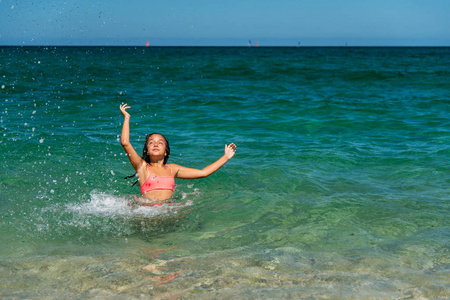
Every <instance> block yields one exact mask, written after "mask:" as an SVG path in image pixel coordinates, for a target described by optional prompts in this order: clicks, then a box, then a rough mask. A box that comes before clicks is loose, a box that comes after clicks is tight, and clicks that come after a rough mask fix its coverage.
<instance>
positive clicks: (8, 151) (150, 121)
mask: <svg viewBox="0 0 450 300" xmlns="http://www.w3.org/2000/svg"><path fill="white" fill-rule="evenodd" d="M0 54H1V56H0V70H1V71H2V72H1V74H2V77H1V78H0V87H1V89H0V93H1V96H2V97H1V102H0V130H1V132H0V151H1V152H2V153H3V160H4V162H3V164H2V166H1V172H0V182H1V189H2V193H1V194H0V210H1V219H0V224H1V228H2V231H1V241H2V247H0V262H1V264H0V268H1V271H0V274H1V275H0V296H1V297H2V298H32V297H41V298H60V297H67V296H71V297H75V298H101V297H106V298H108V297H111V298H113V297H124V298H136V299H139V298H177V297H179V298H187V299H211V298H245V299H247V298H249V299H252V298H253V299H255V298H267V299H273V298H283V299H286V298H308V297H311V298H329V297H341V298H408V297H410V298H448V297H449V296H450V292H449V286H450V280H449V265H450V262H449V250H450V248H449V243H448V242H449V221H448V212H449V204H448V203H449V201H448V200H449V196H448V195H449V188H448V186H449V183H450V175H449V174H450V172H449V165H448V161H450V160H449V159H450V151H449V147H448V145H449V142H450V132H449V129H450V126H449V125H450V124H449V120H450V118H449V117H450V106H449V104H450V98H449V95H450V93H449V91H450V86H449V85H448V82H447V81H448V80H447V79H448V77H449V72H450V64H449V62H450V60H449V57H450V49H449V48H250V49H249V48H95V47H92V48H90V47H88V48H82V47H81V48H77V47H73V48H71V47H68V48H64V47H60V48H54V47H48V48H45V47H42V48H32V47H31V48H27V47H21V48H15V47H3V48H0ZM122 102H126V103H128V104H129V105H130V106H131V107H132V108H131V109H130V113H131V116H132V119H131V140H132V143H133V145H134V146H135V148H136V149H137V151H138V152H140V151H142V150H141V149H142V148H141V147H142V144H143V139H144V138H145V135H146V134H148V133H150V132H161V133H164V134H165V135H166V136H167V137H168V139H169V141H170V145H171V157H170V160H169V161H170V162H173V163H177V164H181V165H185V166H189V167H194V168H203V167H204V166H206V165H208V164H209V163H211V162H213V161H214V160H215V159H217V158H219V157H220V156H221V155H222V153H223V145H224V144H228V143H230V142H235V143H236V144H237V145H238V151H237V154H236V156H235V157H234V158H233V159H232V160H231V161H230V162H229V163H227V164H226V165H225V166H224V167H223V168H222V169H221V170H219V171H218V172H217V173H215V174H213V175H212V176H211V177H209V178H206V179H202V180H194V181H181V180H180V181H177V183H176V184H177V185H176V192H175V195H174V199H173V201H172V203H170V204H165V205H162V206H155V207H143V208H135V207H134V206H133V201H132V199H133V197H132V196H131V195H133V194H134V195H136V194H138V193H139V188H138V187H131V184H132V182H133V181H132V180H129V181H127V180H124V179H123V178H124V177H125V176H126V175H130V174H132V173H133V169H132V168H131V166H130V165H129V163H128V161H127V158H126V157H125V155H124V154H123V150H122V148H121V146H120V143H119V142H118V136H119V134H120V129H121V122H122V117H121V114H120V111H119V109H118V107H119V104H120V103H122Z"/></svg>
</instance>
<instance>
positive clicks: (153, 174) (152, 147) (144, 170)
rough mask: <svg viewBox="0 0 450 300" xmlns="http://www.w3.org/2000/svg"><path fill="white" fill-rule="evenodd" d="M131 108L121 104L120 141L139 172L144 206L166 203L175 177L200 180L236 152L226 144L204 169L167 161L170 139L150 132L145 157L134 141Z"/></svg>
mask: <svg viewBox="0 0 450 300" xmlns="http://www.w3.org/2000/svg"><path fill="white" fill-rule="evenodd" d="M129 108H130V107H129V106H128V105H127V104H122V105H120V111H121V112H122V115H123V116H124V122H123V127H122V136H121V139H120V143H121V144H122V147H123V149H124V150H125V152H126V153H127V156H128V159H129V160H130V162H131V165H132V166H133V168H134V169H135V170H136V173H137V175H138V181H139V185H140V186H141V192H142V196H143V197H144V198H142V197H141V198H137V201H138V202H139V203H140V204H141V205H154V204H161V203H163V202H164V201H165V200H167V199H169V198H170V197H171V196H172V194H173V192H174V187H175V178H181V179H197V178H204V177H207V176H209V175H211V174H212V173H214V172H216V171H217V170H219V169H220V167H222V166H223V165H224V164H225V163H226V162H227V161H228V160H229V159H230V158H232V157H233V156H234V154H235V153H236V145H235V144H234V143H231V144H230V145H225V153H224V155H223V156H222V157H221V158H219V159H218V160H217V161H216V162H214V163H212V164H211V165H209V166H207V167H206V168H204V169H202V170H197V169H191V168H186V167H182V166H179V165H176V164H167V160H168V159H169V155H170V147H169V142H168V141H167V139H166V138H165V137H164V136H163V135H162V134H158V133H153V134H149V135H147V138H146V139H145V144H144V150H143V153H142V157H140V156H139V155H138V154H137V152H136V150H134V148H133V146H131V144H130V114H129V113H128V112H127V109H129Z"/></svg>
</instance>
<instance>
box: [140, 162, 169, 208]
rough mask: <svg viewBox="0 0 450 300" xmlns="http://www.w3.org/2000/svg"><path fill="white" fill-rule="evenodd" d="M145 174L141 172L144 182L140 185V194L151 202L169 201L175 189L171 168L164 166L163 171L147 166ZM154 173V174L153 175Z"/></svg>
mask: <svg viewBox="0 0 450 300" xmlns="http://www.w3.org/2000/svg"><path fill="white" fill-rule="evenodd" d="M144 168H145V171H146V172H143V173H144V174H143V175H144V176H142V177H144V178H145V181H144V183H142V184H141V193H142V195H143V196H144V197H145V198H146V199H150V200H152V201H162V200H166V199H169V198H170V197H171V196H172V194H173V192H174V189H175V178H174V176H173V172H172V168H171V167H170V166H169V165H164V168H163V169H160V170H158V169H157V168H154V170H153V172H152V167H151V165H150V164H147V166H146V167H144ZM155 173H156V174H155Z"/></svg>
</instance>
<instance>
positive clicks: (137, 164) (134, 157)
mask: <svg viewBox="0 0 450 300" xmlns="http://www.w3.org/2000/svg"><path fill="white" fill-rule="evenodd" d="M129 108H130V107H129V106H128V105H127V104H122V105H120V111H121V112H122V115H123V117H124V120H123V126H122V135H121V137H120V144H121V145H122V147H123V149H124V150H125V152H126V153H127V156H128V159H129V160H130V162H131V165H132V166H133V168H134V169H135V170H136V172H138V171H139V169H140V168H141V166H142V164H143V159H142V158H141V157H140V156H139V154H137V152H136V150H134V148H133V146H131V143H130V117H131V116H130V114H129V113H128V112H127V109H129Z"/></svg>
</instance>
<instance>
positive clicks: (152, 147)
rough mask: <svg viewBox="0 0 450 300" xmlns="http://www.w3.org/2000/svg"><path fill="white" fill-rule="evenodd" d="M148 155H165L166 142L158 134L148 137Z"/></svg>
mask: <svg viewBox="0 0 450 300" xmlns="http://www.w3.org/2000/svg"><path fill="white" fill-rule="evenodd" d="M147 148H148V154H149V155H166V140H165V139H164V137H163V136H162V135H160V134H153V135H152V136H150V139H149V140H148V144H147Z"/></svg>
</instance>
